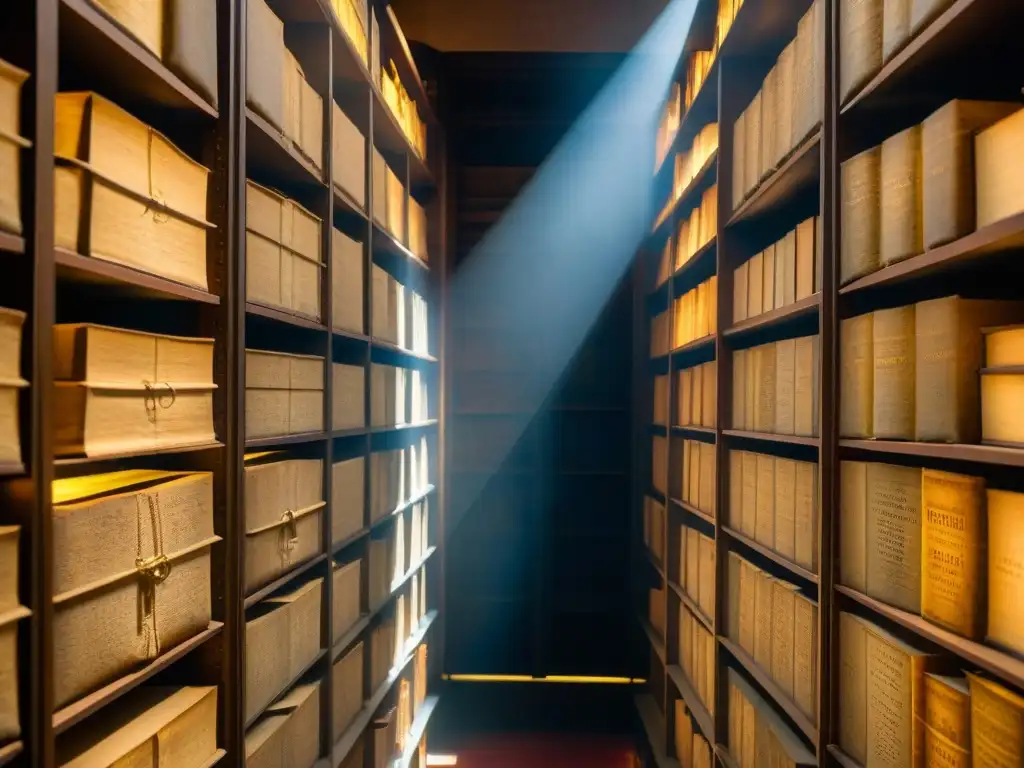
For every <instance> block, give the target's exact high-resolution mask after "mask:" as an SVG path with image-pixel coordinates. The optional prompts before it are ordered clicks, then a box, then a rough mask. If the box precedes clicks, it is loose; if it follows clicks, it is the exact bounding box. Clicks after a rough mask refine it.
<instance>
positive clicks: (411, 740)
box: [391, 696, 440, 768]
mask: <svg viewBox="0 0 1024 768" xmlns="http://www.w3.org/2000/svg"><path fill="white" fill-rule="evenodd" d="M439 701H440V697H438V696H427V697H426V698H425V699H424V700H423V703H422V704H420V708H419V711H418V712H417V713H416V715H415V717H414V718H413V721H412V726H410V728H409V733H408V735H407V736H406V739H405V744H406V747H405V752H403V753H401V754H399V755H398V756H397V757H396V758H395V760H394V762H392V764H391V768H409V767H410V766H411V765H412V763H413V759H414V758H415V757H416V750H417V749H418V748H419V745H420V742H421V741H423V736H424V734H425V733H426V732H427V725H428V724H429V723H430V718H431V716H432V715H433V714H434V710H435V709H437V704H438V702H439Z"/></svg>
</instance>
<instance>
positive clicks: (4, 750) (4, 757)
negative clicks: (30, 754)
mask: <svg viewBox="0 0 1024 768" xmlns="http://www.w3.org/2000/svg"><path fill="white" fill-rule="evenodd" d="M24 749H25V745H24V743H23V742H21V741H12V742H11V743H10V744H4V745H3V746H2V747H0V765H7V764H8V763H9V762H11V761H12V760H14V758H16V757H17V756H18V755H20V754H21V753H22V752H23V751H24Z"/></svg>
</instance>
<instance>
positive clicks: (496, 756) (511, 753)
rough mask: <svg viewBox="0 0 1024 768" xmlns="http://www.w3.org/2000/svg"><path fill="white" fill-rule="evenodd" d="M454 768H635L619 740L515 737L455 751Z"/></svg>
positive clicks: (497, 738)
mask: <svg viewBox="0 0 1024 768" xmlns="http://www.w3.org/2000/svg"><path fill="white" fill-rule="evenodd" d="M456 754H457V756H458V764H457V768H637V767H638V766H639V764H640V763H639V760H638V758H637V755H636V750H635V749H634V748H633V745H632V744H631V743H630V742H629V741H628V740H627V739H622V738H607V737H601V736H558V735H550V736H547V735H542V734H537V735H534V734H521V735H520V734H517V735H502V736H494V737H487V738H481V739H479V740H474V741H473V742H471V743H469V744H466V745H464V746H462V747H461V748H460V749H459V750H458V751H457V753H456Z"/></svg>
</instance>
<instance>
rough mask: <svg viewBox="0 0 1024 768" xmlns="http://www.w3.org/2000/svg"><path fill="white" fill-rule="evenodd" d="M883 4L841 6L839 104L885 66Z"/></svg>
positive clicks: (855, 0) (852, 1)
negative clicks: (883, 58)
mask: <svg viewBox="0 0 1024 768" xmlns="http://www.w3.org/2000/svg"><path fill="white" fill-rule="evenodd" d="M882 6H883V3H882V0H841V2H840V3H839V37H840V40H839V101H840V103H844V102H846V100H847V99H849V98H850V97H851V96H852V95H853V94H854V92H855V91H856V90H857V89H859V88H860V87H861V86H863V85H864V84H865V83H867V81H868V80H869V79H871V78H872V77H873V76H874V75H875V73H876V72H878V70H879V69H880V68H881V66H882Z"/></svg>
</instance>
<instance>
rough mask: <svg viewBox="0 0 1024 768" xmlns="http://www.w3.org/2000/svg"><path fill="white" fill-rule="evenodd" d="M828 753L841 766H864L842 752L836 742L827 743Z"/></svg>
mask: <svg viewBox="0 0 1024 768" xmlns="http://www.w3.org/2000/svg"><path fill="white" fill-rule="evenodd" d="M828 753H829V754H830V755H832V757H833V758H835V761H836V762H837V763H839V765H841V766H842V768H864V766H862V765H861V764H860V763H858V762H857V761H856V760H854V759H853V758H852V757H850V756H849V755H848V754H846V753H845V752H843V750H841V749H840V748H839V747H838V746H837V745H836V744H829V745H828Z"/></svg>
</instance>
